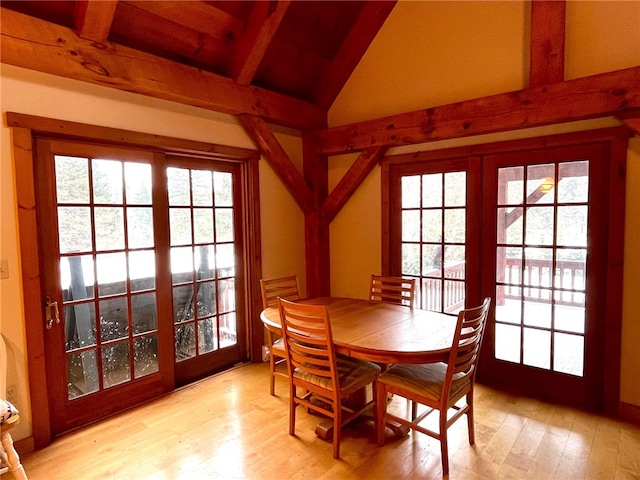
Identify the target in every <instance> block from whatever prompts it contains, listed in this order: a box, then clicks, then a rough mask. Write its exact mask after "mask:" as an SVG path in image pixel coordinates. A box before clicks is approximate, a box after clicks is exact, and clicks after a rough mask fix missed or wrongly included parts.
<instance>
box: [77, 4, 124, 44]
mask: <svg viewBox="0 0 640 480" xmlns="http://www.w3.org/2000/svg"><path fill="white" fill-rule="evenodd" d="M117 6H118V0H80V1H79V2H77V3H76V10H75V22H76V30H77V31H78V36H79V37H80V38H84V39H86V40H91V41H94V42H98V43H104V42H106V41H107V38H108V37H109V31H110V30H111V24H112V23H113V17H114V15H115V14H116V7H117Z"/></svg>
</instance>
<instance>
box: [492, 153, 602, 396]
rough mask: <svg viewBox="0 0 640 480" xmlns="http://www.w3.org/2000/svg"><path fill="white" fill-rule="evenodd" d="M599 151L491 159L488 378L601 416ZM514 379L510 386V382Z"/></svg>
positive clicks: (600, 159) (530, 154)
mask: <svg viewBox="0 0 640 480" xmlns="http://www.w3.org/2000/svg"><path fill="white" fill-rule="evenodd" d="M605 152H606V151H605V150H604V148H603V147H602V146H601V145H584V146H572V147H563V148H547V149H543V150H533V151H527V152H514V153H505V154H501V155H490V156H487V157H486V158H485V159H484V181H485V191H487V192H492V194H491V195H486V196H485V204H484V212H483V217H482V221H483V239H484V240H485V243H484V248H483V256H482V258H483V272H484V276H483V278H484V280H483V287H484V288H485V291H486V293H487V294H488V295H491V296H492V298H493V299H494V307H495V308H494V313H495V315H494V318H493V320H494V321H492V322H491V323H490V325H489V326H488V328H487V335H486V337H485V341H486V342H487V344H486V347H487V348H486V349H485V352H492V354H491V355H489V354H486V355H485V356H484V357H483V360H482V363H483V371H482V372H483V373H482V377H483V378H485V379H489V380H491V381H493V382H496V383H508V384H509V385H511V386H515V387H517V388H518V389H520V390H525V391H528V392H531V393H534V394H535V393H537V394H541V393H542V394H543V396H544V397H545V398H548V399H551V400H555V401H562V402H567V403H571V404H576V405H582V406H588V407H594V408H601V407H602V398H603V397H602V391H603V380H604V378H603V365H604V361H605V356H604V346H605V344H604V342H603V339H604V331H605V327H606V323H605V318H606V315H605V310H604V309H605V302H604V301H603V300H604V298H605V292H606V254H603V253H604V252H606V251H607V237H608V233H607V225H608V223H607V222H608V219H607V215H606V214H605V213H604V212H605V211H606V210H604V208H605V207H606V205H608V182H607V179H608V170H607V168H606V167H607V162H606V158H605ZM505 379H508V382H505Z"/></svg>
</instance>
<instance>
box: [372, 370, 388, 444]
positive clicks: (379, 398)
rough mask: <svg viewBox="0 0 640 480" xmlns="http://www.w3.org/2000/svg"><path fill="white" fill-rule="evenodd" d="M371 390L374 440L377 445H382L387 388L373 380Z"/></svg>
mask: <svg viewBox="0 0 640 480" xmlns="http://www.w3.org/2000/svg"><path fill="white" fill-rule="evenodd" d="M373 391H374V395H375V405H374V408H375V414H374V422H375V429H376V440H377V442H378V445H384V428H385V420H384V417H385V415H386V413H387V390H386V388H385V387H384V384H382V383H379V382H374V385H373Z"/></svg>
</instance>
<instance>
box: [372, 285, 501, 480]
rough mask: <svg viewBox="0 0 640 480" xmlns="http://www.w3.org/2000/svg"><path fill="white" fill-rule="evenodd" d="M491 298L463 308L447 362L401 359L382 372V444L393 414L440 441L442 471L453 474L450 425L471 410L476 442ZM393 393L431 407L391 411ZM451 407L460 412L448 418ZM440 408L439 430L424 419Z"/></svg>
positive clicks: (471, 433) (377, 390)
mask: <svg viewBox="0 0 640 480" xmlns="http://www.w3.org/2000/svg"><path fill="white" fill-rule="evenodd" d="M490 304H491V299H490V298H489V297H487V298H485V299H484V301H483V302H482V305H480V306H479V307H475V308H469V309H466V310H462V311H461V312H460V313H459V314H458V320H457V324H456V330H455V334H454V337H453V343H452V346H451V352H450V353H449V359H448V362H447V363H444V362H439V363H430V364H421V365H400V364H396V365H394V366H392V367H390V368H389V369H388V370H387V371H386V372H384V373H383V374H381V375H380V376H379V377H378V381H377V382H376V388H375V396H376V418H377V419H378V423H377V426H376V430H377V440H378V444H379V445H383V444H384V440H385V422H386V421H388V420H391V421H395V422H397V423H399V424H401V425H404V426H405V427H408V428H410V429H412V430H415V431H418V432H421V433H424V434H426V435H429V436H431V437H433V438H435V439H437V440H439V441H440V450H441V453H442V475H443V476H446V475H448V474H449V454H448V447H447V430H448V428H449V427H450V426H451V425H452V424H453V423H454V422H455V421H456V420H458V419H459V418H460V417H462V415H465V414H466V415H467V424H468V430H469V443H470V444H471V445H473V444H474V443H475V430H474V420H473V388H474V385H475V377H476V370H477V368H478V357H479V354H480V346H481V344H482V337H483V335H484V329H485V325H486V322H487V315H488V312H489V305H490ZM390 393H392V394H394V395H398V396H401V397H404V398H406V399H408V400H411V401H413V402H417V403H420V404H422V405H426V406H427V410H426V411H424V412H423V413H421V414H420V415H416V412H415V410H413V411H412V414H411V419H407V418H405V417H402V416H398V415H394V414H391V413H389V412H387V402H386V401H385V400H386V399H387V398H388V395H389V394H390ZM463 397H466V400H465V402H464V405H456V403H457V402H458V401H459V400H460V399H462V398H463ZM451 409H453V410H454V412H455V413H454V414H453V415H452V416H451V417H449V418H448V417H447V414H448V412H449V410H451ZM434 411H438V412H439V429H438V431H435V430H432V429H430V428H427V427H426V426H423V425H421V423H422V421H423V420H424V419H425V418H426V417H427V416H428V415H429V414H431V413H433V412H434Z"/></svg>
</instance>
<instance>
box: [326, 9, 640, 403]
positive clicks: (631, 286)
mask: <svg viewBox="0 0 640 480" xmlns="http://www.w3.org/2000/svg"><path fill="white" fill-rule="evenodd" d="M528 12H529V3H528V2H519V1H509V2H503V1H500V2H484V1H482V2H446V1H445V2H437V1H428V2H414V1H402V0H401V1H400V2H399V3H398V4H397V5H396V7H395V8H394V10H393V12H392V13H391V15H390V16H389V18H388V19H387V22H386V23H385V24H384V26H383V28H382V29H381V30H380V32H379V33H378V36H377V37H376V38H375V40H374V42H373V43H372V45H371V46H370V47H369V49H368V50H367V53H366V54H365V56H364V57H363V59H362V60H361V61H360V64H359V65H358V67H357V68H356V70H355V72H354V73H353V75H352V76H351V78H350V80H349V82H348V83H347V85H346V86H345V88H344V89H343V90H342V92H341V94H340V96H339V97H338V99H337V100H336V102H335V103H334V105H333V107H332V108H331V110H330V112H329V124H330V125H332V126H336V125H344V124H349V123H353V122H356V121H359V120H367V119H372V118H379V117H381V116H385V115H392V114H397V113H403V112H408V111H414V110H418V109H421V108H427V107H433V106H438V105H444V104H449V103H453V102H457V101H463V100H468V99H473V98H478V97H482V96H486V95H492V94H498V93H504V92H508V91H513V90H519V89H522V88H525V87H526V79H527V76H528V70H529V67H528V62H529V56H528V34H529V29H530V27H529V21H530V19H529V13H528ZM566 22H567V23H566V48H565V72H566V73H565V75H566V77H567V79H571V78H577V77H582V76H587V75H594V74H598V73H603V72H608V71H612V70H617V69H622V68H628V67H633V66H637V65H640V34H639V33H638V32H640V2H625V1H622V2H620V1H607V2H602V1H600V2H583V1H571V2H567V12H566ZM372 99H375V100H372ZM618 124H619V123H618V122H617V121H615V120H614V119H603V120H597V121H588V122H576V123H573V124H565V125H561V126H555V127H545V128H536V129H529V130H526V131H520V132H515V133H506V134H505V133H503V134H494V135H485V136H478V137H473V138H469V139H457V140H451V141H445V142H435V143H431V144H425V145H417V146H411V147H402V148H395V149H391V150H390V151H389V153H390V154H392V153H400V152H402V153H404V152H408V151H415V150H434V149H439V148H449V147H454V146H460V145H465V144H470V143H474V144H475V143H487V142H493V141H499V140H509V139H514V138H522V137H531V136H537V135H550V134H555V133H564V132H569V131H577V130H588V129H593V128H600V127H604V126H612V125H618ZM354 158H355V156H340V157H333V158H331V159H330V164H329V165H330V169H329V175H330V184H331V185H335V184H336V183H337V182H338V180H339V179H340V178H341V176H342V175H343V174H344V172H345V171H346V170H347V169H348V168H349V166H350V164H351V162H353V160H354ZM628 164H629V166H628V172H627V206H628V208H627V210H626V221H625V227H626V233H625V242H626V246H625V265H624V267H625V277H624V292H623V295H624V300H623V338H622V371H621V391H620V398H621V401H623V402H627V403H630V404H634V405H638V406H640V375H639V374H638V370H639V369H640V349H638V348H637V347H636V345H637V344H638V342H640V316H639V315H638V309H637V308H633V307H634V303H632V302H633V301H634V300H635V299H637V297H638V295H640V251H639V250H638V248H637V245H640V210H639V209H638V208H635V207H633V206H636V205H640V139H639V138H638V137H635V138H634V139H633V140H632V141H631V143H630V147H629V153H628ZM380 228H381V219H380V169H379V168H376V169H374V170H373V172H372V173H371V174H370V175H369V177H368V178H367V179H366V180H365V182H364V183H363V184H362V186H361V187H360V189H359V190H358V191H357V192H356V194H355V195H354V196H353V197H352V198H351V199H350V200H349V202H348V203H347V204H346V205H345V207H344V208H343V210H342V211H341V212H340V213H339V214H338V216H337V217H336V219H335V220H334V221H333V222H332V224H331V236H330V238H331V293H332V294H333V295H356V296H365V295H366V286H367V282H368V278H369V275H370V274H371V273H374V272H379V271H380V269H381V248H380V247H381V238H380V237H381V235H380Z"/></svg>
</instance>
